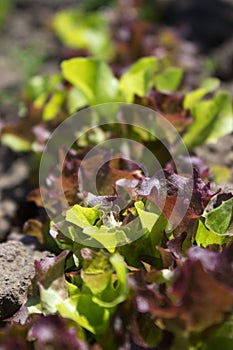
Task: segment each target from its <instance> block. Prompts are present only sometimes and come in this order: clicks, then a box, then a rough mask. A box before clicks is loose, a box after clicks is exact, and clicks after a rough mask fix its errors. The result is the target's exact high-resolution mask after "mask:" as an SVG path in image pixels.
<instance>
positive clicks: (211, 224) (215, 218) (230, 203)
mask: <svg viewBox="0 0 233 350" xmlns="http://www.w3.org/2000/svg"><path fill="white" fill-rule="evenodd" d="M232 215H233V197H232V198H230V199H228V200H227V201H223V202H222V204H221V205H220V206H218V207H217V208H215V209H213V210H212V211H210V212H208V213H206V214H205V219H206V220H205V224H206V227H208V228H209V229H210V230H212V231H213V232H215V233H218V234H220V235H221V234H225V233H226V231H227V229H228V227H229V226H230V223H231V220H232Z"/></svg>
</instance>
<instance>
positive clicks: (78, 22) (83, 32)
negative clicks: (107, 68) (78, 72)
mask: <svg viewBox="0 0 233 350" xmlns="http://www.w3.org/2000/svg"><path fill="white" fill-rule="evenodd" d="M53 28H54V30H55V32H56V34H57V35H58V37H59V38H60V40H61V41H62V42H63V43H64V44H65V45H67V46H69V47H71V48H74V49H76V48H77V49H86V50H88V52H90V53H91V54H93V55H96V56H98V57H101V58H104V59H106V58H109V57H111V56H112V54H113V47H112V43H111V41H110V34H109V28H108V22H107V17H106V16H105V15H104V14H102V13H101V12H96V13H95V12H93V13H84V12H82V11H80V10H79V9H72V10H69V9H68V10H63V11H60V12H58V13H57V14H56V15H55V17H54V19H53Z"/></svg>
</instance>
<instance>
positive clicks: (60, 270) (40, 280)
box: [32, 250, 69, 298]
mask: <svg viewBox="0 0 233 350" xmlns="http://www.w3.org/2000/svg"><path fill="white" fill-rule="evenodd" d="M68 253H69V251H68V250H64V251H63V252H62V253H60V254H59V255H58V256H55V257H46V258H44V259H42V260H40V261H39V260H36V261H35V262H34V265H35V276H34V277H33V279H32V292H33V297H35V298H36V297H37V298H39V295H40V290H41V288H45V289H48V288H52V289H53V290H55V291H57V293H58V294H59V295H60V296H61V297H65V296H67V288H66V282H65V275H64V264H65V259H66V257H67V255H68Z"/></svg>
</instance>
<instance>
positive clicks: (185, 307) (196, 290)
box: [131, 259, 233, 335]
mask: <svg viewBox="0 0 233 350" xmlns="http://www.w3.org/2000/svg"><path fill="white" fill-rule="evenodd" d="M151 273H152V272H150V273H145V272H144V273H142V271H141V272H138V273H136V274H134V276H133V277H132V279H133V281H132V282H131V286H132V288H133V293H134V298H135V299H134V300H135V302H136V309H137V312H139V313H143V314H148V315H150V317H151V320H154V322H156V320H160V321H159V324H160V322H162V324H163V325H164V326H165V329H166V330H167V331H169V332H174V333H175V334H176V335H177V334H178V335H179V334H180V335H182V334H183V335H184V334H186V335H187V334H190V335H191V334H193V332H194V333H199V334H201V333H202V332H204V331H206V330H207V329H209V328H211V327H212V326H214V325H218V324H221V322H223V321H224V320H225V319H226V317H227V315H228V314H229V313H230V312H231V310H232V306H233V291H232V290H230V288H229V287H227V286H226V285H224V284H222V283H220V282H218V281H217V280H216V279H215V278H213V277H212V275H211V274H210V273H208V272H206V271H205V269H204V267H203V266H202V263H201V261H199V260H191V259H187V260H186V261H185V262H184V264H183V265H181V266H179V267H178V268H177V269H176V270H175V275H174V276H175V280H174V281H173V282H171V284H170V287H166V286H165V285H163V284H159V283H158V282H159V280H158V278H157V277H156V278H155V279H154V280H153V278H150V274H151ZM152 276H153V275H152ZM155 276H156V275H155ZM223 295H224V298H222V296H223Z"/></svg>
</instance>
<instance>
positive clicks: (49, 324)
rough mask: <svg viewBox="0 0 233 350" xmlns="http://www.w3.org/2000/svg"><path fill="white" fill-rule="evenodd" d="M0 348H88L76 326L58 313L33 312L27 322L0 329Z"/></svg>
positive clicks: (61, 349) (13, 349)
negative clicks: (48, 314)
mask: <svg viewBox="0 0 233 350" xmlns="http://www.w3.org/2000/svg"><path fill="white" fill-rule="evenodd" d="M0 344H1V345H0V348H1V350H16V349H17V350H33V349H36V350H44V349H47V348H49V349H51V350H63V349H66V350H89V349H91V348H90V347H89V346H88V345H87V344H86V343H85V342H84V341H83V340H81V339H79V334H78V329H77V327H76V326H75V325H74V324H73V323H72V322H70V321H68V320H66V319H64V318H61V317H59V316H58V315H50V316H43V315H38V314H33V315H31V316H29V317H28V319H27V324H26V325H24V326H22V325H20V324H18V323H12V324H8V325H7V326H6V327H5V328H3V330H1V331H0Z"/></svg>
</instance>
